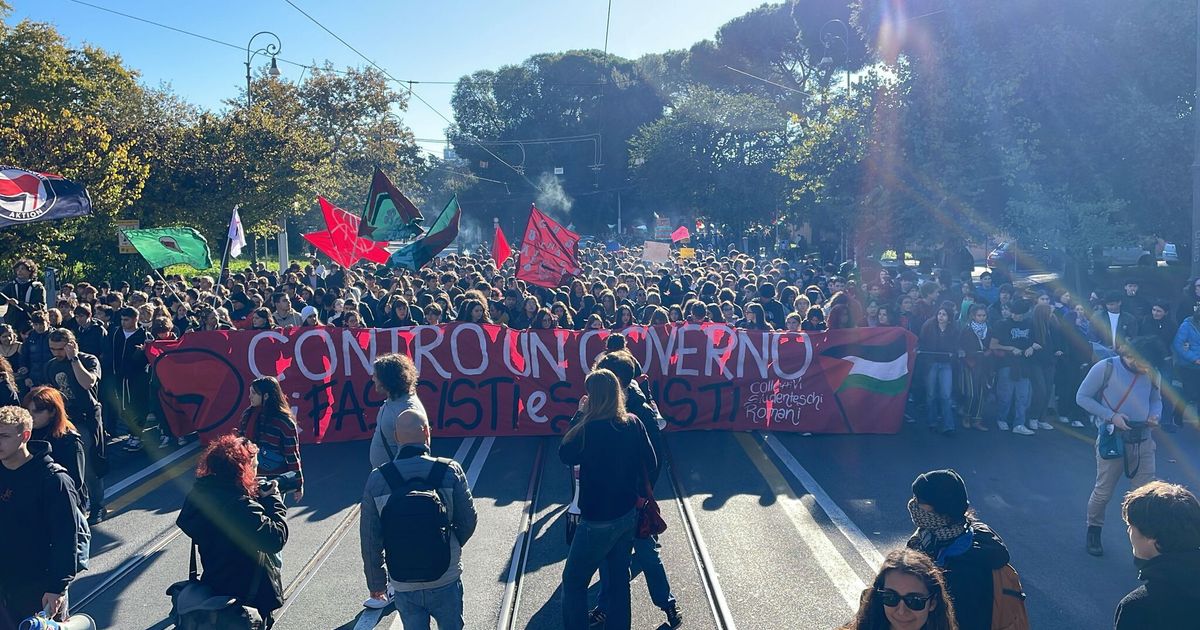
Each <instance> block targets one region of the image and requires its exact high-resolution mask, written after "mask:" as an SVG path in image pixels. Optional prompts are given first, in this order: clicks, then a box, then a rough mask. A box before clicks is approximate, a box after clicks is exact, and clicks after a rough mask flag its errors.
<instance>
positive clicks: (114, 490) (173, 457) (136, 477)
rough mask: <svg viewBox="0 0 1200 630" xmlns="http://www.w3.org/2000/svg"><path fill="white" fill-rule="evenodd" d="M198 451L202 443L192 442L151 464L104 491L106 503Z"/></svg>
mask: <svg viewBox="0 0 1200 630" xmlns="http://www.w3.org/2000/svg"><path fill="white" fill-rule="evenodd" d="M198 450H200V442H192V443H191V444H188V445H187V446H185V447H183V448H181V449H179V450H177V451H175V452H174V453H171V454H170V455H167V456H166V457H164V458H162V459H160V460H158V461H156V462H154V463H153V464H150V465H149V466H147V467H145V468H143V469H141V470H139V471H137V472H135V473H133V474H132V475H130V476H128V477H126V478H124V479H122V480H121V481H118V482H117V483H115V484H113V486H112V487H111V488H109V489H108V490H105V491H104V501H105V502H108V501H109V500H110V499H112V498H113V497H115V496H117V495H118V494H120V493H122V492H124V491H125V490H126V489H128V488H129V487H130V486H132V485H134V484H135V483H138V482H139V481H141V480H142V479H145V478H146V477H149V476H150V475H153V474H154V473H156V472H158V471H160V470H162V469H163V468H166V467H167V466H170V465H171V464H172V463H174V462H176V461H178V460H179V459H181V458H183V457H186V456H188V455H191V454H192V453H194V452H196V451H198Z"/></svg>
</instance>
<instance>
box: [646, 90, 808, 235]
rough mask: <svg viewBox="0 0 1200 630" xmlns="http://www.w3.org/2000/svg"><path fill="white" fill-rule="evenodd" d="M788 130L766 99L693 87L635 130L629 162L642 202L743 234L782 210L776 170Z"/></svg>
mask: <svg viewBox="0 0 1200 630" xmlns="http://www.w3.org/2000/svg"><path fill="white" fill-rule="evenodd" d="M786 131H787V119H786V118H784V117H783V116H782V115H781V114H780V113H779V111H778V110H777V109H776V108H775V106H774V105H773V104H772V103H771V102H770V101H768V100H766V99H763V98H760V97H758V96H755V95H753V94H727V93H723V92H719V91H716V90H712V89H710V88H704V87H694V88H692V89H691V90H690V91H689V92H688V94H687V95H686V96H685V97H684V98H683V99H681V100H680V101H679V102H677V103H676V105H675V106H674V107H673V108H672V109H671V111H670V112H669V113H667V114H666V115H665V116H663V117H662V118H660V119H659V120H657V121H655V122H653V123H651V124H649V125H646V126H644V127H642V128H641V129H640V130H639V131H638V134H637V136H635V137H634V138H633V139H632V140H631V141H630V159H631V163H632V164H633V165H634V166H635V172H636V176H637V183H638V187H639V189H641V191H642V194H643V196H644V198H645V199H647V200H648V201H650V202H652V203H656V204H658V207H659V208H662V209H665V210H668V211H680V210H691V211H693V212H695V214H696V216H698V217H704V218H706V219H708V220H710V221H713V222H715V223H717V224H721V225H731V226H739V227H746V226H747V225H748V221H753V220H754V219H755V218H756V217H758V218H764V217H766V218H769V217H773V216H774V214H775V212H776V210H777V209H778V207H779V201H780V199H781V193H782V184H783V178H782V177H781V176H780V175H778V174H777V173H775V172H774V168H775V165H776V163H777V162H778V160H779V159H780V158H781V157H782V154H783V151H784V149H785V146H786V145H785V140H786Z"/></svg>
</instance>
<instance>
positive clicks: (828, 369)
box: [147, 323, 916, 443]
mask: <svg viewBox="0 0 1200 630" xmlns="http://www.w3.org/2000/svg"><path fill="white" fill-rule="evenodd" d="M623 332H624V333H625V335H626V337H627V339H628V343H629V348H630V351H631V352H632V353H633V355H634V356H635V357H636V358H637V359H638V361H639V362H641V364H642V367H643V370H644V372H645V373H646V375H647V376H648V377H649V387H650V391H651V392H652V393H653V395H654V397H655V399H656V400H657V401H658V403H659V409H660V410H661V412H662V414H663V416H664V417H665V418H666V419H667V422H668V428H669V429H670V430H683V429H724V430H773V431H800V432H812V433H894V432H896V431H898V430H899V428H900V425H901V422H902V418H903V413H904V404H905V399H906V396H907V391H908V386H909V383H910V381H911V373H912V366H913V359H914V357H915V356H916V354H915V352H914V351H913V347H914V345H915V337H913V335H912V334H911V333H908V332H907V331H905V330H903V329H901V328H857V329H849V330H835V331H830V332H829V333H822V334H817V335H808V334H806V333H768V332H762V331H747V330H737V329H734V328H732V327H730V326H728V325H725V324H678V325H671V326H657V327H644V326H635V327H631V328H628V329H626V330H624V331H623ZM608 334H609V332H608V331H607V330H588V331H576V330H565V329H556V330H513V329H510V328H507V327H502V326H495V325H491V324H485V325H478V324H465V323H455V324H443V325H439V326H415V327H411V328H389V329H369V328H363V329H346V328H332V327H319V328H292V329H286V330H280V329H275V330H245V331H205V332H194V333H188V334H187V335H184V337H183V338H182V339H179V340H174V341H155V342H153V343H151V344H150V345H149V347H148V349H147V353H148V355H149V356H150V358H151V361H152V363H151V365H152V366H153V370H154V373H155V376H156V379H157V381H158V383H159V384H160V391H159V399H160V401H161V402H162V406H163V411H164V415H165V416H166V420H167V421H168V422H169V423H170V425H171V429H172V431H173V432H174V433H175V434H176V435H187V434H190V433H192V432H197V431H198V432H199V433H200V435H201V437H202V438H203V439H211V438H213V437H214V436H216V435H220V434H223V433H227V432H229V431H231V430H233V429H234V428H235V427H236V426H237V424H238V421H239V419H240V418H241V414H242V411H243V410H244V409H246V407H247V405H248V401H247V397H248V392H249V384H250V382H251V381H252V380H253V379H255V378H257V377H260V376H264V375H268V376H274V377H276V378H278V379H279V380H280V384H281V385H282V387H283V391H284V395H285V397H286V398H287V400H288V401H290V403H291V405H292V409H293V412H294V413H295V415H296V420H297V423H298V425H299V427H300V431H301V432H300V439H301V441H302V442H305V443H318V442H336V441H345V440H359V439H366V438H369V437H370V436H371V433H372V431H374V428H375V414H376V411H377V410H378V408H379V407H380V406H381V405H382V404H383V399H382V397H381V395H380V393H379V392H378V391H376V390H375V389H374V387H373V386H372V384H371V371H372V364H373V362H374V359H375V358H376V357H377V356H380V355H383V354H386V353H389V352H399V353H403V354H406V355H408V356H410V357H412V358H413V361H414V363H415V364H416V366H417V370H418V372H419V373H420V380H419V383H418V385H417V393H418V395H419V396H420V398H421V402H422V403H423V404H424V405H425V409H426V411H427V412H428V414H429V421H430V424H431V425H432V428H433V434H434V435H435V436H505V435H552V434H561V433H563V432H564V431H565V430H566V429H567V427H568V424H569V422H570V419H571V415H572V414H574V413H575V411H576V409H577V408H578V402H579V398H580V396H582V394H583V381H584V375H585V373H586V371H587V369H588V366H589V365H591V364H592V362H593V360H594V359H595V357H596V356H597V355H598V354H600V353H601V352H602V351H603V350H604V340H605V338H606V337H607V336H608Z"/></svg>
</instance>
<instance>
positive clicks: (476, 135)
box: [448, 50, 664, 231]
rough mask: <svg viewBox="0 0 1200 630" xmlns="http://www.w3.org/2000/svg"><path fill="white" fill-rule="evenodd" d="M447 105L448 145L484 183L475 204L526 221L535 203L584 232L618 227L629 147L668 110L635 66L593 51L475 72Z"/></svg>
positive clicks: (508, 218) (475, 188) (474, 193)
mask: <svg viewBox="0 0 1200 630" xmlns="http://www.w3.org/2000/svg"><path fill="white" fill-rule="evenodd" d="M451 103H452V105H453V106H454V114H455V121H456V124H455V126H454V127H452V128H451V129H449V130H448V133H449V136H450V140H451V142H453V144H454V148H455V151H456V152H457V153H458V155H459V156H461V157H462V158H463V159H464V160H465V161H466V168H468V169H470V171H471V172H472V173H474V174H475V175H477V176H479V177H480V178H481V179H480V180H479V182H478V183H477V184H476V185H474V186H472V188H471V196H472V197H476V198H480V200H481V201H482V202H483V203H484V204H487V205H488V206H489V210H491V215H492V216H498V217H500V218H501V219H502V220H503V221H504V224H505V225H510V224H511V222H512V221H515V220H517V219H518V217H520V220H523V219H524V215H525V212H526V211H527V210H528V208H529V205H528V204H529V201H530V200H531V199H536V200H537V201H538V203H539V205H541V206H543V207H544V209H546V210H548V211H550V212H552V213H559V214H560V215H561V214H564V213H570V215H571V217H570V219H569V220H567V221H566V222H567V223H570V222H575V223H577V224H578V225H579V227H580V229H583V230H586V231H600V230H604V229H606V228H605V224H607V223H616V205H617V199H616V197H617V195H618V194H622V193H625V194H628V193H629V192H630V186H629V183H628V179H629V171H628V153H627V142H628V139H629V138H630V137H632V136H633V134H634V133H635V132H636V131H637V129H638V127H640V126H641V125H642V124H644V123H647V122H650V121H652V120H654V119H656V118H657V117H658V116H660V115H661V113H662V108H663V105H664V101H663V99H662V97H661V95H659V93H658V92H657V91H656V90H655V89H654V88H653V86H651V85H650V84H648V83H647V82H646V81H644V80H643V79H642V77H641V76H640V74H639V72H638V68H637V66H636V65H635V64H634V63H633V62H631V61H628V60H626V59H622V58H620V57H615V56H612V55H608V56H605V55H604V54H603V53H601V52H599V51H595V50H589V51H568V52H564V53H558V54H543V55H535V56H533V57H530V58H529V59H527V60H525V61H524V62H523V63H521V64H519V65H513V66H504V67H502V68H500V69H499V70H497V71H495V72H491V71H482V72H476V73H474V74H472V75H470V76H467V77H463V78H462V79H460V80H459V82H458V84H457V85H456V86H455V88H454V95H453V97H452V100H451ZM502 161H503V162H502ZM504 163H507V164H508V165H506V164H504ZM510 165H511V166H510ZM556 168H561V169H562V174H561V175H556V174H555V169H556ZM484 178H486V179H490V180H496V181H500V182H503V184H500V185H497V184H495V183H494V182H488V181H485V180H484ZM505 185H506V186H505ZM506 188H507V192H505V190H506ZM464 195H465V193H464ZM625 201H626V202H628V201H629V200H628V199H626V200H625ZM481 205H482V204H481ZM647 214H648V212H647Z"/></svg>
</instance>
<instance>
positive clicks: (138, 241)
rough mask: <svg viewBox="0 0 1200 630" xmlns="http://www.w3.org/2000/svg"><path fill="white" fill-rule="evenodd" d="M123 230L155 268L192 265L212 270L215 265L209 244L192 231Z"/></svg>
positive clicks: (126, 236)
mask: <svg viewBox="0 0 1200 630" xmlns="http://www.w3.org/2000/svg"><path fill="white" fill-rule="evenodd" d="M123 231H124V233H125V238H127V239H129V243H130V244H131V245H133V247H134V249H136V250H137V251H138V253H139V254H141V255H142V258H145V259H146V262H148V263H150V266H151V267H154V268H155V269H161V268H163V267H168V266H170V265H191V266H192V267H195V268H196V269H208V268H209V267H211V266H212V257H211V256H209V254H208V241H206V240H204V237H203V236H200V233H199V232H197V231H196V230H193V229H192V228H189V227H169V228H150V229H146V230H123Z"/></svg>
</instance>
